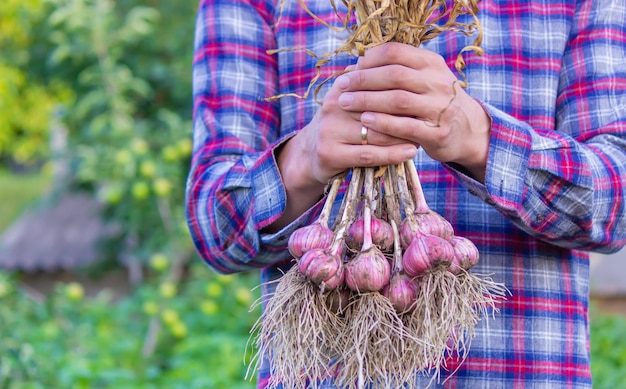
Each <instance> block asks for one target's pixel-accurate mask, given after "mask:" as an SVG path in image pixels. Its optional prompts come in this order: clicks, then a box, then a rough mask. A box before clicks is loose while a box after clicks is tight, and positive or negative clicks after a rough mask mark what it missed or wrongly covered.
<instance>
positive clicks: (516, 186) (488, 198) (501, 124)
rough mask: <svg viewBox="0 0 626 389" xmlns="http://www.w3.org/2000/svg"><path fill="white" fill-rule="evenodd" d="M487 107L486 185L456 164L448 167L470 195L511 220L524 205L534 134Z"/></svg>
mask: <svg viewBox="0 0 626 389" xmlns="http://www.w3.org/2000/svg"><path fill="white" fill-rule="evenodd" d="M483 107H484V108H485V110H486V111H487V113H488V114H489V116H490V117H491V119H492V125H491V139H490V142H489V157H488V159H487V167H486V172H485V184H484V185H483V184H482V183H480V182H478V181H477V180H475V179H474V178H473V177H471V176H470V175H469V174H467V173H466V171H465V170H464V169H463V168H462V167H460V166H458V165H456V164H445V166H446V168H447V169H448V170H449V171H450V172H451V173H452V174H453V175H454V176H455V177H456V178H457V179H458V180H459V181H460V182H461V183H462V184H463V185H464V186H465V187H466V188H467V190H468V192H469V193H470V194H472V195H474V196H476V197H478V198H479V199H481V200H482V201H484V202H485V203H487V204H489V205H492V206H496V207H497V208H498V209H499V210H500V211H501V212H502V213H504V214H505V215H509V216H510V215H512V214H515V213H517V212H518V211H519V210H520V208H521V205H522V196H523V192H524V179H525V177H526V174H527V171H528V163H529V157H530V152H531V147H532V134H531V131H530V130H529V129H528V128H527V126H526V125H525V124H524V123H521V122H518V121H515V120H513V121H512V120H511V117H510V116H509V115H507V114H505V113H503V112H501V111H499V110H498V109H496V108H494V107H492V106H490V105H488V104H483Z"/></svg>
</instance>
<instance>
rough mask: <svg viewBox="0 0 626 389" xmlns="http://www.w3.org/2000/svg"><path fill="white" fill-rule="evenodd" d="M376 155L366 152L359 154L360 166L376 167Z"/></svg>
mask: <svg viewBox="0 0 626 389" xmlns="http://www.w3.org/2000/svg"><path fill="white" fill-rule="evenodd" d="M374 162H375V158H374V154H373V153H372V152H369V151H364V152H362V153H361V154H359V165H361V166H374V165H376V164H375V163H374Z"/></svg>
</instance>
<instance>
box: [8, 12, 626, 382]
mask: <svg viewBox="0 0 626 389" xmlns="http://www.w3.org/2000/svg"><path fill="white" fill-rule="evenodd" d="M196 7H197V2H196V1H188V2H184V1H170V0H144V1H139V0H117V1H112V0H2V1H1V2H0V48H1V55H0V123H1V125H0V234H2V233H3V232H4V233H5V234H4V235H5V236H8V235H9V232H10V233H11V234H12V235H13V234H18V235H19V234H20V233H21V234H23V235H24V234H25V236H26V238H25V239H27V240H28V241H29V242H31V243H32V245H37V244H39V243H41V242H43V241H44V239H43V238H44V237H41V238H42V240H41V242H39V241H38V237H36V236H35V237H33V236H28V228H24V227H23V225H22V230H20V228H19V227H20V221H21V220H24V217H26V216H29V217H31V219H29V221H30V222H31V223H37V220H40V221H39V223H40V224H41V223H44V224H45V225H44V226H43V227H44V229H43V231H46V230H48V231H52V230H63V228H65V226H64V225H63V223H64V222H63V221H61V220H58V223H57V220H55V219H53V220H52V221H51V220H50V219H49V218H48V219H46V218H44V217H41V218H40V219H37V215H43V214H44V213H45V211H46V210H50V209H54V208H55V207H56V206H58V205H59V204H60V202H61V199H63V198H66V196H67V195H68V194H72V193H77V192H80V193H86V194H87V195H88V196H89V197H90V198H93V199H94V200H95V201H96V202H97V203H98V204H103V207H102V208H99V209H101V213H99V214H98V216H97V217H98V218H99V219H101V222H102V223H104V224H106V225H107V226H113V227H114V228H112V229H111V230H110V231H111V232H110V233H109V234H108V235H107V238H106V240H105V241H104V242H99V243H98V245H97V253H98V255H97V258H87V259H86V258H82V260H83V262H84V263H82V262H80V261H79V262H78V263H74V264H73V265H72V266H71V267H69V268H68V267H67V266H65V267H64V266H61V265H59V264H58V263H56V262H55V261H57V260H60V259H58V258H55V257H54V256H53V255H52V254H51V255H50V256H48V257H46V256H44V258H36V259H37V260H38V261H39V262H33V263H30V264H29V266H25V265H24V264H20V263H19V261H20V258H14V259H15V261H13V264H12V265H11V266H6V264H5V269H4V270H0V389H4V388H7V389H17V388H19V389H30V388H46V389H49V388H90V389H92V388H185V389H189V388H220V389H222V388H231V389H232V388H252V387H254V384H253V380H252V381H251V380H245V379H244V376H245V374H246V369H247V365H246V363H245V362H247V361H249V358H250V355H251V350H250V348H249V347H247V340H248V332H249V330H250V328H251V326H252V325H253V323H254V321H255V320H256V318H257V316H258V314H259V312H258V310H257V309H252V310H250V307H251V306H252V305H253V302H254V301H255V300H256V298H258V291H257V289H254V287H255V286H256V284H257V275H256V274H242V275H232V276H219V275H216V274H214V273H212V272H211V271H209V270H208V269H207V268H206V266H205V265H204V264H203V263H202V262H201V261H200V260H199V259H198V258H197V256H196V255H195V253H194V250H193V247H192V244H191V242H190V239H189V236H188V233H187V230H186V226H185V221H184V216H185V215H184V208H183V204H184V203H183V199H184V184H185V178H186V174H187V169H188V166H189V158H190V153H191V142H190V137H191V122H190V118H191V109H192V102H191V63H192V55H193V53H192V44H193V34H194V32H193V28H194V23H195V11H196ZM33 220H34V221H33ZM67 223H69V222H67ZM35 225H36V224H35ZM25 230H26V231H25ZM1 239H2V237H1V236H0V252H2V249H3V247H2V246H1V245H2V244H3V242H4V244H8V243H7V242H6V241H2V240H1ZM78 239H81V238H80V236H79V237H78ZM53 243H55V244H56V245H64V244H67V245H68V247H71V246H72V245H71V243H72V242H61V241H59V242H53ZM41 244H43V243H41ZM61 247H64V246H61ZM68 250H69V249H68ZM79 259H81V258H79ZM8 262H11V258H9V261H8ZM15 262H17V263H15ZM55 263H56V264H55ZM591 312H592V318H591V323H592V325H591V336H592V343H591V352H592V354H593V366H592V367H593V373H594V379H595V387H597V388H617V387H626V364H625V362H624V361H626V321H625V320H624V318H623V316H621V315H619V314H611V313H607V312H606V311H602V310H600V309H597V308H596V307H595V306H592V311H591Z"/></svg>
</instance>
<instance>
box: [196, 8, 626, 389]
mask: <svg viewBox="0 0 626 389" xmlns="http://www.w3.org/2000/svg"><path fill="white" fill-rule="evenodd" d="M306 3H307V5H308V6H309V7H310V9H311V10H312V11H313V12H314V13H315V14H317V15H318V16H320V17H321V18H322V19H324V20H327V21H328V22H329V23H331V24H335V25H339V24H338V19H337V17H336V15H335V13H334V11H333V9H332V8H331V5H330V1H329V0H308V1H307V2H306ZM335 3H337V4H339V3H341V2H335ZM339 5H340V4H339ZM479 7H480V12H479V18H480V21H481V23H482V26H483V29H484V40H483V44H482V46H483V48H484V51H485V52H484V55H483V56H480V57H479V56H475V55H467V56H466V62H467V70H466V76H467V81H468V82H469V87H468V89H467V90H468V93H469V94H470V95H472V96H473V97H474V98H476V99H477V100H478V101H479V102H480V103H481V104H482V105H483V107H484V108H485V109H486V111H487V112H488V114H489V115H490V116H491V118H492V122H493V125H492V131H491V143H490V149H489V162H488V165H487V173H486V182H485V184H484V185H483V184H480V183H479V182H476V181H474V180H473V179H472V178H471V177H468V176H466V175H464V174H463V172H462V170H459V169H456V167H455V166H452V165H446V164H441V163H438V162H436V161H434V160H432V159H430V158H429V157H428V156H427V155H426V154H425V153H423V152H420V153H418V156H417V157H416V160H415V162H416V164H417V166H418V170H419V171H420V177H421V180H422V185H423V188H424V191H425V194H426V197H427V201H428V204H429V205H430V206H431V208H432V209H434V210H435V211H437V212H439V213H440V214H442V215H443V216H444V217H445V218H446V219H447V220H449V221H450V222H451V223H452V225H453V226H454V228H455V230H456V232H457V233H458V234H459V235H461V236H466V237H468V238H470V239H471V240H472V241H473V242H474V243H475V244H476V245H477V247H478V248H479V250H480V253H481V260H480V263H479V264H478V265H477V266H476V267H475V268H474V269H473V271H476V272H478V273H483V274H484V273H493V277H494V279H495V280H496V281H499V282H503V283H505V284H506V286H507V287H508V288H509V289H510V291H511V293H512V295H511V296H510V297H509V298H508V299H507V301H506V302H505V303H504V304H503V306H502V309H501V313H500V315H498V316H496V318H495V319H489V320H483V321H481V323H479V326H478V328H477V334H476V338H475V339H474V341H473V343H472V348H471V351H470V353H469V356H468V358H467V359H466V360H465V361H464V363H462V364H461V366H456V365H454V362H451V363H452V365H451V366H450V368H451V370H456V373H455V374H453V375H452V376H451V377H448V374H447V373H446V374H444V377H443V378H449V379H448V380H447V381H446V383H445V385H443V386H445V387H450V388H454V387H459V388H468V387H472V388H474V387H481V388H487V387H490V388H519V387H529V388H550V389H553V388H560V387H562V388H587V387H590V386H591V374H590V367H589V365H590V361H589V347H588V341H589V338H588V317H587V315H588V312H587V308H588V293H589V262H588V255H587V254H586V251H589V250H595V251H601V252H613V251H616V250H618V249H619V248H620V247H621V246H623V244H624V242H625V238H626V236H625V233H626V212H624V184H623V182H624V181H626V93H625V92H626V2H624V1H615V0H520V1H510V0H483V1H482V2H480V3H479ZM340 11H341V9H340ZM277 14H278V9H277V5H276V1H270V0H206V1H202V2H201V4H200V8H199V12H198V19H197V32H196V45H195V58H194V65H193V78H194V135H193V136H194V153H193V160H192V166H191V170H190V174H189V180H188V186H187V212H188V222H189V228H190V231H191V234H192V236H193V240H194V242H195V245H196V247H197V250H198V252H199V253H200V255H201V256H202V257H203V258H204V260H205V261H206V262H207V263H208V264H209V265H210V266H211V267H212V268H213V269H215V270H216V271H218V272H223V273H232V272H240V271H248V270H251V269H258V268H260V269H262V270H261V275H262V277H261V280H262V281H268V280H270V279H274V278H276V277H278V275H279V274H280V273H279V272H278V270H277V269H278V268H279V267H283V268H286V267H287V266H289V260H290V255H289V253H288V251H287V250H286V243H287V240H288V238H289V235H290V233H291V232H293V231H294V229H296V228H298V227H301V226H303V225H305V224H308V223H310V222H312V221H313V220H314V219H315V217H316V216H317V214H318V213H319V211H320V209H321V203H320V204H317V205H316V206H314V207H312V208H311V209H310V210H309V211H308V212H307V213H305V214H304V215H302V216H301V217H300V218H299V219H298V220H296V221H294V222H293V223H291V224H290V225H288V226H287V227H285V228H284V229H283V230H281V231H279V232H278V233H275V234H267V233H263V228H264V227H266V226H268V225H270V224H271V223H272V222H274V221H275V220H276V219H277V218H278V217H279V215H280V214H281V211H282V210H283V208H284V207H285V199H286V196H285V192H284V188H283V186H282V185H281V176H280V173H279V170H278V168H277V165H276V161H275V158H274V150H275V148H276V147H277V146H278V145H280V144H281V142H284V140H285V139H286V138H288V137H289V136H290V134H293V133H294V131H298V130H299V129H301V128H302V127H303V126H304V125H305V124H306V123H308V121H310V120H311V118H312V117H313V115H314V112H315V110H316V109H317V107H318V105H317V103H316V102H315V101H314V99H313V97H312V96H311V97H309V98H307V99H298V98H293V97H286V98H282V99H279V100H275V101H271V102H270V101H266V100H264V98H265V97H269V96H273V95H277V94H281V93H298V94H302V93H304V91H305V90H306V88H307V85H308V84H309V82H310V80H311V79H312V78H313V77H314V75H315V72H316V70H315V62H316V59H315V58H312V57H311V56H308V55H307V54H306V53H305V52H304V51H302V50H296V51H283V52H280V53H279V54H268V53H267V50H268V49H276V48H294V47H301V48H307V49H309V50H312V51H313V52H315V53H318V54H324V53H326V52H328V51H331V50H333V49H335V48H337V47H338V46H339V45H340V44H341V43H343V42H344V41H345V39H346V38H347V35H346V33H341V32H334V31H332V30H330V29H328V28H327V27H325V26H323V25H322V24H321V23H319V22H318V21H316V20H314V19H313V18H312V17H311V16H309V15H308V14H307V13H306V12H304V10H303V9H302V8H301V7H300V6H299V5H298V2H297V1H295V0H291V1H290V0H288V1H287V2H286V5H285V9H284V13H283V15H282V17H281V19H280V22H279V23H278V24H277V25H276V22H277ZM471 39H472V38H468V37H465V36H463V35H462V34H454V33H447V34H445V35H441V36H440V37H438V38H437V39H435V40H432V41H430V42H428V43H427V44H425V45H424V47H425V48H428V49H430V50H432V51H435V52H437V53H439V54H441V55H442V56H443V57H444V58H446V60H447V62H448V64H449V66H450V67H451V68H452V66H453V63H454V60H455V58H456V55H457V53H458V52H459V50H460V49H461V48H462V47H463V46H465V45H466V44H468V43H470V42H471ZM354 62H355V58H353V57H349V56H347V55H340V56H337V57H336V58H334V59H333V60H332V61H331V62H330V63H329V64H328V65H326V66H325V67H324V68H323V74H322V78H324V76H328V75H330V74H331V73H332V72H334V71H337V70H342V69H343V68H344V67H345V66H347V65H348V64H351V63H354ZM325 90H327V89H324V88H322V90H321V95H322V96H323V93H324V91H325ZM340 200H341V198H339V201H340ZM269 292H271V291H270V290H265V291H264V293H269ZM457 367H458V369H457ZM269 374H270V373H269V371H268V368H267V364H265V365H263V366H262V368H261V371H260V372H259V379H258V385H259V387H264V386H265V385H266V382H267V378H268V376H269ZM427 381H428V377H426V378H425V381H424V382H418V383H416V384H415V387H423V386H424V385H425V383H426V382H427ZM327 387H333V386H332V382H329V383H328V385H327Z"/></svg>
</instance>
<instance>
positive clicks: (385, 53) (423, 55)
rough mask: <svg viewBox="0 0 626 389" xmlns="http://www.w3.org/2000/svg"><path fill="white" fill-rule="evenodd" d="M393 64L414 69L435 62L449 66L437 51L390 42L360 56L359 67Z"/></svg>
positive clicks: (368, 67)
mask: <svg viewBox="0 0 626 389" xmlns="http://www.w3.org/2000/svg"><path fill="white" fill-rule="evenodd" d="M391 64H397V65H403V66H407V67H410V68H414V69H422V68H425V67H427V66H432V65H433V64H436V65H443V66H446V67H447V65H445V60H444V59H443V57H442V56H441V55H439V54H437V53H434V52H432V51H430V50H426V49H423V48H418V47H414V46H411V45H407V44H403V43H397V42H390V43H386V44H383V45H378V46H375V47H372V48H370V49H368V50H367V51H366V52H365V55H363V56H362V57H359V60H358V62H357V69H359V70H363V69H370V68H375V67H380V66H385V65H391Z"/></svg>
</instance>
